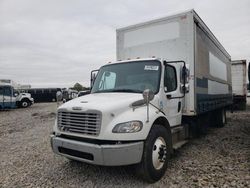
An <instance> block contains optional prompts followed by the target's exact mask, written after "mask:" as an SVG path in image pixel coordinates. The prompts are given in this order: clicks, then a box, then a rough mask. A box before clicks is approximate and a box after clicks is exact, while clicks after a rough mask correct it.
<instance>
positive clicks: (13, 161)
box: [0, 103, 250, 188]
mask: <svg viewBox="0 0 250 188" xmlns="http://www.w3.org/2000/svg"><path fill="white" fill-rule="evenodd" d="M248 104H249V105H248V109H247V111H242V112H234V113H233V114H231V113H227V116H228V124H227V125H226V126H225V127H224V128H220V129H216V128H211V129H209V134H208V135H206V136H204V137H202V138H199V139H194V140H191V141H190V142H189V143H188V144H187V145H185V146H184V147H182V148H181V149H179V150H178V151H177V152H176V153H175V155H174V156H173V158H172V159H171V161H170V164H169V168H168V170H167V172H166V173H165V176H164V177H163V178H162V179H161V180H160V181H159V182H157V183H155V184H147V183H145V182H143V181H141V180H140V179H138V178H136V177H135V176H134V174H133V169H132V168H129V167H100V166H93V165H88V164H84V163H79V162H70V161H69V160H67V159H65V158H63V157H61V156H57V155H54V154H53V153H52V151H51V148H50V141H49V134H50V132H51V130H52V127H53V124H54V119H55V110H56V104H55V103H40V104H34V105H33V106H31V107H29V108H26V109H15V110H11V111H0V187H225V188H226V187H250V103H248Z"/></svg>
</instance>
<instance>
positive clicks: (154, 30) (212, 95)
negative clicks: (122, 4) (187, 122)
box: [117, 10, 232, 116]
mask: <svg viewBox="0 0 250 188" xmlns="http://www.w3.org/2000/svg"><path fill="white" fill-rule="evenodd" d="M139 57H143V58H146V57H158V58H162V59H165V60H166V61H178V60H183V61H185V62H186V64H187V66H188V68H189V69H190V76H189V79H190V85H189V87H190V88H189V93H187V94H186V97H185V106H184V108H183V114H184V115H187V116H193V115H197V114H200V113H204V112H207V111H210V110H214V109H216V108H220V107H223V106H227V105H229V104H231V103H232V81H231V64H230V61H231V57H230V55H229V54H228V53H227V51H226V50H225V49H224V48H223V46H222V45H221V44H220V43H219V41H218V40H217V39H216V38H215V36H214V35H213V34H212V32H211V31H210V30H209V29H208V27H207V26H206V25H205V24H204V22H203V21H202V20H201V19H200V17H199V16H198V15H197V14H196V12H195V11H194V10H191V11H188V12H184V13H181V14H177V15H174V16H170V17H165V18H161V19H157V20H153V21H149V22H145V23H140V24H137V25H133V26H129V27H125V28H121V29H118V30H117V60H126V59H136V58H139Z"/></svg>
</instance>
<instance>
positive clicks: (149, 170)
mask: <svg viewBox="0 0 250 188" xmlns="http://www.w3.org/2000/svg"><path fill="white" fill-rule="evenodd" d="M169 139H170V138H169V137H168V134H167V129H166V128H165V127H163V126H162V125H154V126H153V127H152V129H151V131H150V133H149V135H148V137H147V140H146V141H145V144H144V150H143V156H142V161H141V163H139V164H138V165H137V166H136V171H137V174H138V175H139V176H140V177H141V178H143V179H144V180H145V181H147V182H149V183H153V182H156V181H158V180H159V179H161V177H162V176H163V175H164V173H165V171H166V169H167V163H168V161H169V158H170V151H171V150H170V141H169Z"/></svg>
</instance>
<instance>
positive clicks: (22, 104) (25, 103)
mask: <svg viewBox="0 0 250 188" xmlns="http://www.w3.org/2000/svg"><path fill="white" fill-rule="evenodd" d="M29 105H30V102H29V101H28V100H22V101H21V107H22V108H27V107H28V106H29Z"/></svg>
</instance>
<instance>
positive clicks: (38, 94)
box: [21, 88, 62, 102]
mask: <svg viewBox="0 0 250 188" xmlns="http://www.w3.org/2000/svg"><path fill="white" fill-rule="evenodd" d="M21 91H22V92H25V93H30V94H31V97H32V98H34V101H35V102H56V92H57V91H60V92H62V89H61V88H31V89H23V90H21Z"/></svg>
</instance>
